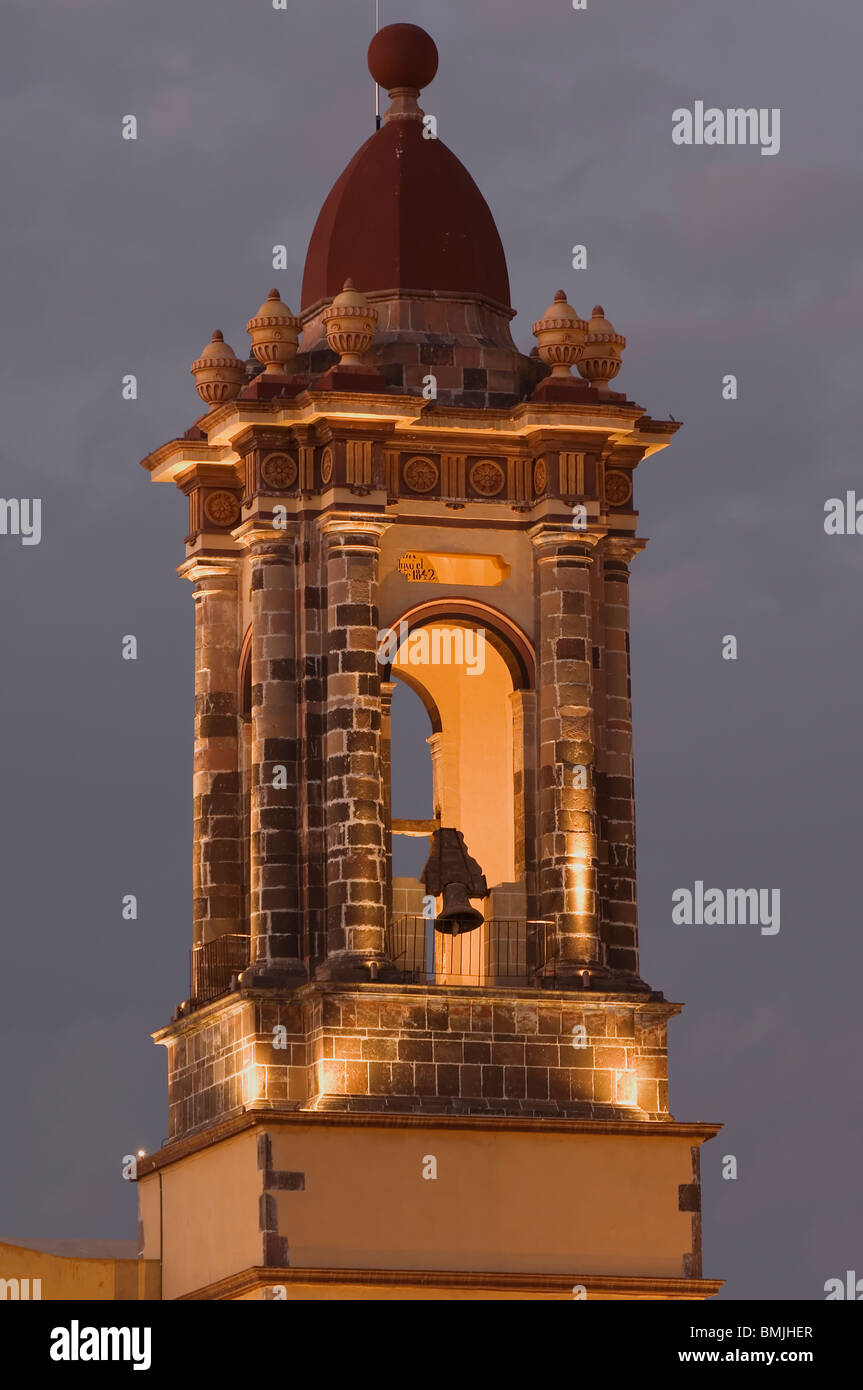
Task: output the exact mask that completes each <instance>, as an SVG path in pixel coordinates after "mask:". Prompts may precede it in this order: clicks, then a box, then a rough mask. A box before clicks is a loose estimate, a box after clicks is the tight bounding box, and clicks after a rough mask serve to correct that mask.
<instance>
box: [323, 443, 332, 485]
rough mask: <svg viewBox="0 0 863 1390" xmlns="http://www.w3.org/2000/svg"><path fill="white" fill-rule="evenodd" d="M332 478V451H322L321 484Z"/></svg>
mask: <svg viewBox="0 0 863 1390" xmlns="http://www.w3.org/2000/svg"><path fill="white" fill-rule="evenodd" d="M332 476H333V451H332V449H324V452H323V453H322V454H321V482H322V483H328V482H329V481H330V479H331V478H332Z"/></svg>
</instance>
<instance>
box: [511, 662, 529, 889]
mask: <svg viewBox="0 0 863 1390" xmlns="http://www.w3.org/2000/svg"><path fill="white" fill-rule="evenodd" d="M509 699H510V705H511V707H512V761H513V768H512V780H513V800H514V806H513V812H514V816H515V877H516V879H517V880H518V881H519V882H523V883H524V885H525V889H526V892H527V895H528V903H529V904H530V900H531V898H532V897H533V895H534V890H535V884H534V876H535V874H534V871H535V867H536V860H535V855H534V849H533V846H534V841H535V826H536V795H535V793H536V691H535V690H514V691H513V692H512V694H511V695H510V697H509ZM534 911H535V909H534V908H530V912H531V915H534Z"/></svg>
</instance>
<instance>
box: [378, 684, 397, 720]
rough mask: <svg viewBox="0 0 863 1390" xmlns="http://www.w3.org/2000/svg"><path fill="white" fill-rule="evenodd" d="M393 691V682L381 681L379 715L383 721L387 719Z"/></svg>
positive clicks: (394, 686) (394, 685)
mask: <svg viewBox="0 0 863 1390" xmlns="http://www.w3.org/2000/svg"><path fill="white" fill-rule="evenodd" d="M395 690H396V682H395V681H381V715H382V716H383V717H384V718H385V719H389V716H390V709H391V707H392V703H393V695H394V694H395Z"/></svg>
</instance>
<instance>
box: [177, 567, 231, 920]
mask: <svg viewBox="0 0 863 1390" xmlns="http://www.w3.org/2000/svg"><path fill="white" fill-rule="evenodd" d="M239 565H240V559H239V556H238V557H236V558H232V557H230V556H228V557H226V558H225V559H224V560H209V559H207V560H201V559H193V560H191V561H189V562H188V563H187V564H185V565H182V566H181V567H180V574H181V575H183V576H184V577H185V578H186V579H190V580H191V581H192V583H193V584H194V603H195V754H194V774H193V787H194V842H193V844H194V849H193V870H192V877H193V885H194V887H193V898H194V902H193V918H194V942H195V945H196V946H197V945H202V944H203V943H205V942H209V941H214V940H215V939H216V938H217V937H220V936H226V935H232V934H235V933H240V932H242V930H243V928H242V901H241V887H242V862H241V851H242V846H241V843H240V825H241V804H240V770H239V763H238V746H239V745H238V734H239V727H238V720H237V714H238V710H237V663H238V658H239V634H238V587H237V585H238V575H239Z"/></svg>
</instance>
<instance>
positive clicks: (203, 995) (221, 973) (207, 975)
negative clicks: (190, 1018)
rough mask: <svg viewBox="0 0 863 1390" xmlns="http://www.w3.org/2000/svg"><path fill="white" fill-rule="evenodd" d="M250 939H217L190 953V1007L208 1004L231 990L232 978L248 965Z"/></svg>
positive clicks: (204, 943)
mask: <svg viewBox="0 0 863 1390" xmlns="http://www.w3.org/2000/svg"><path fill="white" fill-rule="evenodd" d="M250 953H251V937H250V936H249V935H248V934H246V935H243V936H240V935H238V934H237V935H227V936H217V937H216V939H215V941H203V942H200V943H199V944H198V945H197V946H193V947H192V950H191V952H190V973H191V982H190V983H191V1001H192V1004H193V1006H197V1005H200V1004H208V1003H209V1002H210V1000H211V999H218V998H219V996H220V995H221V994H227V992H228V990H229V989H230V988H231V978H232V976H234V975H238V974H239V973H240V971H241V970H245V968H246V966H247V965H248V964H249V956H250Z"/></svg>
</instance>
